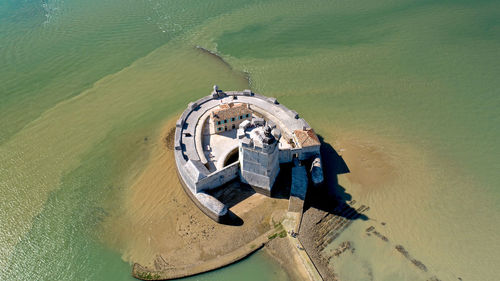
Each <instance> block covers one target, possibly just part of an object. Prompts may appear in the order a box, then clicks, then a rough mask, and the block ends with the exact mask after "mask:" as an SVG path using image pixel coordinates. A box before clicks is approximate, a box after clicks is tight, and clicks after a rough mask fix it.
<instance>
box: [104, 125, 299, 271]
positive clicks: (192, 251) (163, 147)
mask: <svg viewBox="0 0 500 281" xmlns="http://www.w3.org/2000/svg"><path fill="white" fill-rule="evenodd" d="M174 122H175V120H174V121H170V122H168V123H167V124H166V125H165V126H164V128H163V129H162V132H163V134H162V135H161V139H159V140H157V145H155V148H154V151H153V153H152V154H151V155H152V156H151V159H150V161H149V164H148V166H147V167H146V168H145V169H144V171H143V172H142V174H140V176H139V177H138V178H137V179H136V180H135V182H134V183H133V184H132V186H131V187H130V188H129V189H128V191H127V194H126V195H125V197H124V199H123V205H122V208H120V210H119V211H117V212H116V213H114V214H112V215H111V216H110V217H109V218H108V219H107V220H106V221H105V222H104V223H103V228H104V231H103V233H105V234H104V235H105V237H103V239H104V240H105V242H106V243H107V244H111V245H112V246H113V247H115V248H117V249H119V250H120V252H122V258H123V259H124V260H126V261H128V262H130V263H133V264H134V267H133V275H134V277H136V278H140V279H167V278H179V277H184V276H189V275H193V274H196V273H201V272H206V271H209V270H213V269H216V268H220V267H221V266H223V265H226V264H230V263H233V262H235V261H238V260H240V259H241V258H243V257H245V256H247V255H248V254H250V253H252V252H254V251H255V250H257V249H259V248H261V247H262V246H264V245H266V244H267V243H268V242H269V241H271V240H272V241H273V242H272V243H270V244H269V247H268V248H269V250H270V251H269V253H270V254H271V255H272V256H274V257H280V258H278V260H279V262H280V263H281V264H282V265H283V266H284V268H285V269H286V271H287V273H288V274H289V275H290V278H292V279H294V280H306V279H307V278H308V277H307V276H305V275H304V274H306V273H305V272H303V270H300V268H299V269H297V266H296V265H294V264H293V263H294V262H295V260H294V259H293V255H291V256H290V254H291V253H290V251H289V247H290V246H289V245H287V242H286V241H287V239H281V238H280V237H279V236H276V235H274V237H275V239H269V237H273V234H274V233H278V232H283V228H282V226H281V225H280V224H279V223H280V221H281V220H282V219H283V216H284V215H285V213H286V210H287V207H288V200H287V199H286V198H284V199H278V198H270V197H266V196H264V195H261V194H258V193H255V192H253V190H251V189H248V188H244V187H240V185H239V183H232V184H230V186H229V187H227V186H226V188H225V189H221V192H219V194H218V196H219V197H222V198H223V199H224V201H225V202H229V206H231V207H230V210H231V211H232V212H233V213H235V214H236V215H237V216H239V217H240V218H241V219H242V220H243V224H242V225H239V226H231V225H224V224H219V223H216V222H214V221H213V220H211V219H210V218H208V217H207V216H206V215H205V214H203V213H202V212H201V211H200V210H199V208H197V207H196V205H194V203H193V202H192V201H191V200H190V199H189V197H188V196H187V195H186V194H185V192H184V190H183V189H182V187H181V185H180V183H179V180H178V178H177V175H176V172H175V169H176V168H175V163H174V158H173V151H172V147H173V144H172V141H173V134H174V130H173V129H174V126H175V123H174ZM234 189H240V190H238V192H234ZM231 190H232V191H233V192H231ZM256 210H258V211H256ZM266 248H267V247H266ZM292 254H293V253H292Z"/></svg>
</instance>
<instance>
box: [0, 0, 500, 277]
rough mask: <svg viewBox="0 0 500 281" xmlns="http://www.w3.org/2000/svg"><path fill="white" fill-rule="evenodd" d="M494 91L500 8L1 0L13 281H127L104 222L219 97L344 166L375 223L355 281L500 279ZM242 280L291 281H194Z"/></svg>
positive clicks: (265, 268) (1, 267) (0, 242)
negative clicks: (268, 115) (295, 123)
mask: <svg viewBox="0 0 500 281" xmlns="http://www.w3.org/2000/svg"><path fill="white" fill-rule="evenodd" d="M196 46H201V47H203V48H205V49H208V50H210V51H213V52H214V53H217V54H218V55H219V56H220V57H221V58H222V59H223V60H224V61H221V60H220V59H217V58H216V57H214V56H211V55H208V54H207V53H206V52H202V51H200V50H199V49H198V48H196ZM498 77H500V2H499V1H486V0H484V1H483V0H476V1H470V0H455V1H426V0H420V1H417V0H398V1H396V0H382V1H338V0H328V1H326V0H311V1H295V0H288V1H282V0H266V1H264V0H255V1H229V0H214V1H201V0H187V1H171V0H100V1H97V0H87V1H81V0H64V1H63V0H36V1H33V0H17V1H14V0H3V1H1V2H0V193H1V194H2V196H1V197H0V280H127V279H132V277H130V271H131V266H130V264H129V263H130V260H129V258H128V257H127V256H126V255H125V254H124V253H123V251H122V249H121V248H120V247H116V245H111V244H109V243H107V242H106V241H108V240H106V239H103V237H109V236H110V235H111V236H112V235H113V230H112V229H111V230H110V229H109V228H103V227H102V222H103V221H105V220H106V218H108V217H109V216H110V214H112V213H113V210H115V209H117V208H118V207H119V205H120V203H121V201H120V200H121V198H123V197H124V196H126V194H127V190H128V189H129V188H130V183H131V182H133V181H134V179H136V178H137V177H138V175H140V173H141V171H143V169H144V167H146V165H147V164H148V161H149V156H150V154H151V152H152V150H153V148H154V145H152V144H151V143H150V142H144V141H143V139H144V137H145V136H148V137H149V138H151V139H154V138H155V137H158V136H159V135H160V134H161V133H162V132H161V128H162V126H163V125H164V124H165V122H167V121H168V120H171V119H173V118H176V116H177V115H178V114H179V113H180V112H182V110H183V109H184V108H185V106H186V105H187V103H188V102H190V101H191V100H194V99H198V98H200V97H202V96H204V95H207V94H208V93H209V92H210V90H211V87H212V85H213V84H218V85H219V86H220V88H222V89H225V90H237V89H244V88H251V89H252V90H253V91H255V92H258V93H261V94H264V95H268V96H274V97H277V98H278V99H279V101H280V102H281V103H283V104H284V105H286V106H287V107H289V108H293V109H294V110H296V111H297V112H299V113H300V114H301V116H302V117H304V118H305V119H306V120H307V121H308V122H309V123H310V124H311V125H312V126H313V127H314V128H315V130H316V131H317V132H318V134H320V135H321V136H322V137H323V138H324V140H325V141H326V142H328V143H330V144H331V145H332V146H333V147H334V148H335V149H336V150H337V151H338V152H339V154H341V155H342V157H343V158H344V160H345V161H346V164H347V165H348V166H349V168H350V170H351V173H350V174H347V175H340V176H339V183H340V184H341V185H342V186H343V187H344V188H345V189H346V192H347V193H348V194H350V196H351V197H352V199H354V200H356V201H357V202H360V203H362V204H366V205H368V206H370V211H368V212H367V216H368V217H369V218H370V220H368V221H356V222H354V223H353V224H352V225H351V226H350V227H349V228H348V229H347V230H346V231H345V232H344V233H343V234H342V235H341V236H340V237H339V238H338V239H336V240H335V241H334V242H333V244H332V245H331V247H332V248H334V247H336V244H338V243H340V242H342V241H345V240H349V241H351V242H353V245H354V247H355V249H356V251H355V253H353V254H352V255H343V256H341V257H338V258H333V259H332V260H331V262H332V266H333V267H334V268H335V271H336V272H337V274H338V277H339V279H340V280H342V281H345V280H395V281H396V280H429V278H432V277H437V278H439V279H440V280H464V281H465V280H481V281H489V280H491V281H493V280H497V279H498V276H499V275H500V271H499V269H498V264H500V256H499V255H498V254H499V253H500V243H499V241H500V173H499V171H500V161H499V160H498V158H499V156H500V153H499V151H500V127H499V124H500V110H499V108H500V90H499V89H500V80H499V79H498ZM325 172H326V173H329V172H331V171H325ZM380 222H384V225H381V224H380ZM370 225H376V228H377V230H378V231H379V232H380V233H382V234H383V235H385V236H386V237H388V239H389V241H390V243H384V242H381V241H379V240H376V239H372V238H373V237H367V236H366V235H365V229H366V228H367V227H369V226H370ZM395 245H404V247H405V249H407V250H408V252H409V253H410V254H411V256H412V257H414V258H415V259H418V260H419V261H421V262H423V263H424V264H425V265H426V267H427V271H426V272H423V271H419V270H418V269H416V268H415V267H414V266H413V265H412V264H411V263H410V262H408V260H407V259H405V258H403V257H402V256H401V254H400V253H398V252H397V251H395V250H394V246H395ZM236 276H237V277H238V280H276V279H284V278H286V274H285V273H284V270H283V269H282V268H281V267H280V266H279V265H278V264H277V263H276V262H275V261H273V260H272V259H270V258H269V257H267V256H266V255H265V254H264V253H258V254H256V255H254V256H251V257H250V258H248V259H246V260H244V261H242V262H240V263H238V264H235V265H233V266H230V267H228V268H225V269H222V270H219V271H215V272H212V273H209V274H205V275H199V276H196V277H194V278H193V280H235V278H236ZM243 278H246V279H243ZM459 278H460V279H459Z"/></svg>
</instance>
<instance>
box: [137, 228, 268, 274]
mask: <svg viewBox="0 0 500 281" xmlns="http://www.w3.org/2000/svg"><path fill="white" fill-rule="evenodd" d="M276 232H277V230H276V229H272V230H269V231H268V232H266V233H264V234H262V235H261V236H259V237H257V238H256V239H255V240H253V241H251V242H250V243H247V244H246V245H244V246H242V247H239V248H238V249H236V250H235V251H232V252H229V253H227V254H225V255H223V256H220V257H216V258H214V259H211V260H208V261H203V262H200V263H196V264H192V265H187V266H184V267H177V268H175V267H172V268H165V269H163V270H159V271H154V270H149V269H148V268H146V267H143V266H141V265H140V264H138V263H134V266H133V269H132V276H133V277H135V278H137V279H141V280H169V279H178V278H184V277H189V276H194V275H198V274H201V273H205V272H209V271H213V270H217V269H220V268H223V267H226V266H228V265H231V264H233V263H236V262H239V261H241V260H243V259H244V258H246V257H248V256H250V255H251V254H253V253H254V252H256V251H258V250H260V249H262V248H263V247H264V246H265V245H266V244H267V243H269V242H270V241H272V240H270V239H269V237H270V236H272V235H273V234H275V233H276Z"/></svg>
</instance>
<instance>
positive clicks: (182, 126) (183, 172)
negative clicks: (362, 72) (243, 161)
mask: <svg viewBox="0 0 500 281" xmlns="http://www.w3.org/2000/svg"><path fill="white" fill-rule="evenodd" d="M226 102H236V103H239V102H242V103H248V104H250V107H251V108H252V109H253V110H255V111H256V112H257V113H259V114H261V115H263V116H264V117H266V118H267V119H269V120H271V121H273V122H275V123H276V125H277V126H278V127H279V128H280V129H281V131H282V132H285V133H286V134H288V135H291V133H292V132H293V131H294V130H303V129H306V128H310V126H309V124H308V123H307V122H306V121H305V120H304V119H302V118H300V117H299V115H298V114H297V112H295V111H293V110H290V109H288V108H286V107H285V106H283V105H281V104H280V103H279V102H278V101H277V100H276V99H275V98H269V97H265V96H262V95H258V94H254V93H252V92H251V91H250V90H245V91H231V92H221V91H218V92H212V94H211V95H209V96H206V97H203V98H201V99H199V100H197V101H195V102H192V103H190V104H189V105H188V107H187V109H186V110H184V112H183V113H182V115H181V117H180V118H179V120H178V121H177V123H176V129H175V139H174V156H175V162H176V165H177V170H178V174H179V180H180V181H181V182H182V185H183V187H184V189H185V191H186V192H187V193H188V195H189V197H190V198H191V199H192V200H193V201H195V204H196V205H197V206H198V207H200V209H202V211H203V212H204V213H205V214H207V215H208V216H209V217H211V218H212V219H214V220H216V221H221V220H222V218H223V216H225V215H226V213H227V208H222V207H221V204H222V203H221V202H219V201H218V200H217V199H215V198H214V197H212V196H210V195H207V194H205V193H203V194H204V195H197V193H200V192H203V191H204V190H207V189H212V188H215V187H218V186H220V185H221V184H224V183H226V182H228V181H230V180H232V179H234V178H236V177H237V175H238V162H236V163H233V164H231V165H229V166H227V167H224V168H223V169H220V170H217V171H215V172H213V173H209V172H208V169H206V167H205V166H204V164H206V161H207V160H206V159H205V156H204V153H203V151H202V149H203V148H202V146H201V145H200V144H201V137H202V136H201V133H202V131H203V128H202V126H203V124H204V122H205V120H206V116H207V114H206V113H207V112H208V111H209V110H211V109H213V108H214V107H216V106H219V105H220V104H221V103H226ZM202 117H203V118H202ZM188 161H191V163H190V164H189V165H186V164H187V163H188ZM205 195H207V196H205ZM224 207H225V206H224Z"/></svg>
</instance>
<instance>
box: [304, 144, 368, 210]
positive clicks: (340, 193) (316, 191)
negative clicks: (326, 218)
mask: <svg viewBox="0 0 500 281" xmlns="http://www.w3.org/2000/svg"><path fill="white" fill-rule="evenodd" d="M318 138H319V140H320V142H321V162H322V165H323V176H324V182H323V184H321V185H319V186H313V185H312V183H310V185H309V188H308V189H307V195H306V201H305V202H304V212H305V211H307V210H308V209H309V208H311V207H312V208H316V209H319V210H322V211H325V212H328V213H330V214H334V215H337V216H340V217H344V218H346V219H350V220H353V219H361V220H368V217H367V216H366V215H364V214H361V213H359V212H358V211H356V209H354V208H352V207H351V206H350V205H349V204H348V203H347V202H349V201H353V199H352V196H351V195H350V194H349V193H347V192H346V191H345V188H344V187H342V186H341V185H340V184H339V182H338V175H340V174H346V173H349V172H350V170H349V167H347V164H346V163H345V161H344V159H343V158H342V156H340V155H339V154H338V153H337V151H335V149H333V147H332V146H331V145H330V144H329V143H326V142H325V141H324V138H323V137H322V136H321V135H318Z"/></svg>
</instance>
